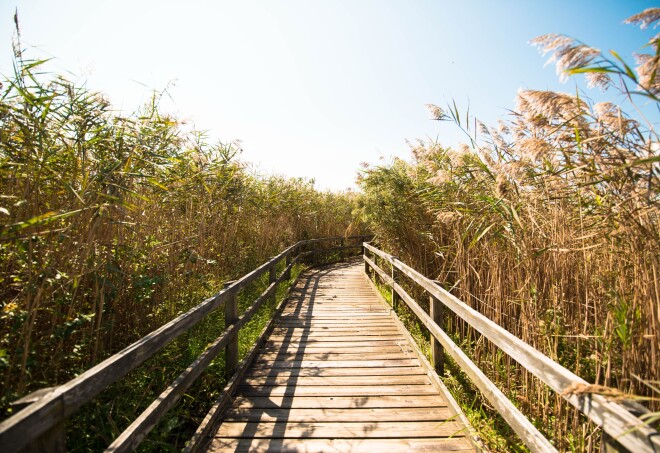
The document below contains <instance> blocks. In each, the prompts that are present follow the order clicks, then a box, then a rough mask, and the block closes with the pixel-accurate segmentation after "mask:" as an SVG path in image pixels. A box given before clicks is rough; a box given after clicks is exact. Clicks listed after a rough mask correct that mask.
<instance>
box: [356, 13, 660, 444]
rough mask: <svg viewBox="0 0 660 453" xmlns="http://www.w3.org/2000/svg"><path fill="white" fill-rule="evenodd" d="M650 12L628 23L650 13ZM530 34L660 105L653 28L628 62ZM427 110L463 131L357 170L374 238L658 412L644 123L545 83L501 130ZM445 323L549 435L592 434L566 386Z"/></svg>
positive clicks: (563, 67)
mask: <svg viewBox="0 0 660 453" xmlns="http://www.w3.org/2000/svg"><path fill="white" fill-rule="evenodd" d="M658 12H660V9H652V10H647V11H645V12H644V13H643V14H641V15H638V16H633V18H631V19H630V20H629V21H630V22H641V23H642V24H647V23H646V22H644V21H645V20H646V19H645V18H650V19H649V20H650V23H653V22H654V21H656V20H658V17H660V15H658ZM654 14H655V15H654ZM647 22H648V21H647ZM647 25H648V24H647ZM534 43H535V44H537V45H539V46H540V47H541V48H542V49H543V50H545V51H546V52H552V53H553V60H554V61H556V62H557V65H558V70H559V71H560V73H561V74H568V75H571V74H578V73H586V74H587V75H588V76H589V80H590V82H591V83H592V84H596V85H598V86H600V87H601V88H608V87H610V89H616V88H617V86H618V88H619V89H620V90H621V91H623V92H624V93H629V96H631V97H632V98H633V99H634V98H635V97H637V99H643V101H644V102H645V103H646V104H647V109H648V103H652V104H653V106H652V107H651V108H657V107H658V98H657V94H658V93H659V91H658V86H659V80H660V78H658V75H657V74H658V72H656V71H657V69H658V68H657V66H658V59H657V54H658V52H657V51H658V49H660V42H659V41H658V37H657V36H656V37H655V38H654V39H653V40H652V41H651V42H650V43H649V46H650V47H649V49H650V52H651V53H650V54H648V55H647V56H638V57H637V61H638V66H637V68H636V73H634V72H632V69H630V68H629V67H628V66H625V64H624V63H623V60H621V59H620V57H618V54H616V53H613V55H614V56H615V58H614V59H613V60H609V59H607V58H606V57H605V56H603V55H602V54H601V53H600V52H599V51H597V50H595V49H592V48H590V47H588V46H586V45H584V44H582V43H579V42H577V41H575V40H573V39H571V38H566V37H562V36H559V35H546V36H543V37H539V38H537V39H536V40H535V41H534ZM653 55H655V56H653ZM617 80H618V82H617ZM617 83H618V84H619V85H617ZM631 85H632V86H631ZM429 109H430V111H431V115H432V117H433V119H436V120H449V121H453V122H454V123H456V125H457V126H458V127H460V128H462V129H463V130H464V131H465V132H466V133H467V135H468V136H469V137H470V144H469V145H462V146H460V147H457V149H453V148H447V147H443V146H441V145H440V144H438V143H435V142H430V141H419V142H416V143H412V144H411V151H412V161H411V162H406V161H403V160H395V161H394V162H392V163H391V164H389V165H384V166H379V167H367V168H366V169H365V170H364V171H363V172H362V174H361V176H360V185H361V187H362V189H363V191H364V197H363V198H362V200H361V202H360V203H361V206H360V212H361V214H362V216H363V218H364V219H365V220H366V221H368V222H369V225H370V228H371V229H372V231H373V232H374V233H376V235H377V238H378V239H379V240H380V241H381V243H382V244H383V245H384V246H385V247H386V248H388V249H389V250H390V251H391V252H393V253H396V254H399V255H400V256H401V257H402V259H403V260H405V261H407V262H409V263H410V264H411V265H413V266H414V267H416V268H418V269H420V270H421V271H423V272H424V273H426V275H428V276H429V277H431V278H434V279H437V280H440V281H442V282H444V283H445V285H446V287H447V288H448V289H450V290H451V291H452V293H454V294H455V295H457V296H458V297H459V298H461V299H462V300H464V301H465V302H467V303H468V304H469V305H470V306H472V307H474V308H475V309H477V310H479V311H480V312H481V313H483V314H485V315H486V316H488V317H489V318H491V319H493V320H494V321H496V322H498V323H499V324H500V325H502V326H504V327H505V328H506V329H508V330H509V331H511V332H512V333H514V334H516V335H517V336H519V337H520V338H522V339H524V340H525V341H527V342H529V343H530V344H532V345H533V346H535V347H536V348H538V349H539V350H541V351H542V352H544V353H545V354H547V355H549V356H550V357H551V358H553V359H555V360H557V361H558V362H559V363H561V364H562V365H564V366H566V367H568V368H569V369H571V370H572V371H574V372H575V373H576V374H578V375H580V376H582V377H583V378H585V379H586V380H588V381H590V382H592V383H595V384H599V385H605V386H610V387H616V388H617V389H619V390H620V391H623V392H626V393H630V394H634V395H638V396H641V397H644V398H646V399H647V400H646V403H647V404H648V406H649V407H650V408H651V409H654V410H658V409H659V408H660V403H659V401H658V399H657V398H658V395H657V394H655V395H654V392H653V390H652V385H651V386H649V385H648V384H649V383H653V382H657V381H659V380H660V312H659V311H658V307H660V288H659V282H660V279H659V276H660V273H659V272H660V258H659V257H660V234H659V230H658V216H659V209H658V208H659V205H660V197H659V193H660V192H659V189H660V179H659V171H660V167H658V163H659V162H660V157H659V156H658V150H659V149H660V146H659V145H658V143H659V141H658V135H657V133H656V131H655V130H654V128H653V123H646V122H644V121H640V120H636V119H634V118H632V117H630V116H628V115H627V114H626V113H625V112H624V111H623V110H622V109H621V108H619V107H618V106H617V105H615V104H613V103H609V102H603V103H597V104H594V103H592V102H591V101H590V100H589V99H587V98H586V97H584V96H583V95H570V94H565V93H557V92H552V91H535V90H521V91H520V92H519V93H518V96H517V106H516V109H515V112H514V113H513V117H512V119H510V120H507V121H502V122H501V123H500V124H499V127H497V128H490V127H487V126H486V125H484V124H481V123H479V122H475V124H476V127H470V124H466V122H465V120H464V119H463V116H462V115H461V114H460V112H459V111H458V109H457V108H456V106H455V105H452V106H450V107H449V109H448V110H447V111H445V110H443V109H442V108H440V107H437V106H434V105H431V106H429ZM475 129H476V130H475ZM449 330H450V331H451V332H452V333H453V334H454V335H455V337H456V338H459V339H460V340H461V341H462V342H464V346H465V347H466V348H467V349H468V350H469V352H470V353H471V355H472V356H473V358H474V359H475V360H476V361H477V362H478V363H480V364H481V366H482V367H483V368H484V369H486V371H487V372H488V374H489V375H490V377H491V378H493V379H494V380H495V381H496V382H498V383H499V384H500V386H501V387H502V388H504V389H505V390H506V391H507V393H508V394H509V395H510V396H511V397H512V398H514V400H515V401H516V402H517V403H518V404H519V405H520V406H521V407H523V408H524V409H525V412H526V413H527V414H529V415H530V416H531V418H532V419H534V420H535V421H536V422H537V423H538V425H539V426H541V427H543V429H544V430H545V432H546V433H547V434H548V435H550V436H551V437H552V438H553V439H554V441H555V443H556V445H557V446H558V447H559V448H560V449H562V450H575V451H593V450H596V449H598V448H599V441H598V432H597V430H595V428H594V427H593V426H590V425H588V424H586V422H585V420H584V419H583V418H581V417H580V416H578V415H577V413H576V412H575V411H572V410H569V408H568V407H567V405H566V404H564V403H563V402H562V401H561V397H558V396H556V395H553V394H552V393H551V392H549V391H548V389H547V388H546V387H545V386H544V385H542V384H541V383H540V382H538V381H537V380H536V379H535V378H533V377H532V376H530V375H529V374H527V373H525V372H524V370H521V369H520V368H519V367H517V365H516V364H515V362H513V361H511V360H510V359H508V358H506V357H504V356H503V354H501V352H500V351H498V350H497V348H495V347H494V346H493V345H491V344H489V343H488V342H487V341H485V340H484V339H483V338H480V336H479V335H478V334H476V333H475V332H474V331H472V330H471V329H469V328H467V326H465V325H464V324H463V323H462V322H460V321H459V320H456V319H452V320H451V323H450V326H449ZM514 443H515V442H514ZM506 448H513V447H512V444H509V446H508V447H506Z"/></svg>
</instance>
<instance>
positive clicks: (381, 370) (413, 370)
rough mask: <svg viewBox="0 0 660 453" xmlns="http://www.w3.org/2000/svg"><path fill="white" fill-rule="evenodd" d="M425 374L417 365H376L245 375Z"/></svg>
mask: <svg viewBox="0 0 660 453" xmlns="http://www.w3.org/2000/svg"><path fill="white" fill-rule="evenodd" d="M408 375H424V376H425V375H426V372H425V371H424V370H423V369H422V368H419V367H392V368H385V367H378V368H360V367H359V366H357V367H354V368H293V369H286V370H284V369H277V368H275V369H272V370H271V369H268V368H263V369H255V368H251V369H250V371H249V373H247V374H246V377H258V376H317V377H324V376H408Z"/></svg>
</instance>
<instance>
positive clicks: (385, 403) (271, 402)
mask: <svg viewBox="0 0 660 453" xmlns="http://www.w3.org/2000/svg"><path fill="white" fill-rule="evenodd" d="M446 405H447V403H446V402H445V401H444V399H443V398H442V397H441V396H440V395H438V394H435V395H375V396H374V395H370V396H293V397H291V396H281V395H280V396H269V397H264V396H245V395H238V396H237V397H236V399H235V400H234V407H243V408H248V407H257V408H263V409H280V408H289V409H291V408H296V409H319V408H320V409H338V408H349V409H350V408H355V409H359V408H392V409H396V408H402V407H414V408H420V407H425V408H432V407H445V406H446Z"/></svg>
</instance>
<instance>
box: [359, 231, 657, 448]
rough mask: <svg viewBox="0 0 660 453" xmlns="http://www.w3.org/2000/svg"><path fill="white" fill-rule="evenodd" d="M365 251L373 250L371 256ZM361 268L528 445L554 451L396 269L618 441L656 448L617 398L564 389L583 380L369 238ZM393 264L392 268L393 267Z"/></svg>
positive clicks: (653, 438) (644, 426)
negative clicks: (403, 306) (382, 286)
mask: <svg viewBox="0 0 660 453" xmlns="http://www.w3.org/2000/svg"><path fill="white" fill-rule="evenodd" d="M369 253H372V254H373V255H374V259H373V260H372V259H371V258H370V257H369ZM376 257H378V258H380V259H382V260H384V261H386V262H388V263H389V265H390V267H391V269H392V270H393V272H392V274H391V275H390V274H388V272H387V271H386V270H383V269H382V268H380V267H379V266H378V264H377V263H376ZM363 259H364V262H365V272H366V273H367V275H368V276H369V273H370V272H371V270H373V272H374V273H375V274H376V275H378V276H379V277H380V278H381V279H382V281H383V282H384V283H385V284H387V285H388V286H390V288H392V291H393V294H396V295H397V296H398V298H399V299H400V300H402V301H404V302H405V303H406V304H407V305H408V307H410V309H411V310H412V311H413V312H414V313H415V314H416V315H417V317H418V318H419V319H420V320H421V321H422V323H424V325H425V326H426V327H427V328H428V330H429V332H430V333H431V335H432V337H433V338H434V339H435V340H437V341H438V342H439V343H440V344H441V345H442V346H443V347H444V349H445V351H447V353H448V354H449V355H450V356H452V357H453V358H454V360H455V361H456V362H457V363H458V364H459V366H460V367H461V369H462V370H463V371H464V372H465V373H466V374H467V375H468V376H469V377H470V379H471V380H472V381H473V383H474V384H475V385H476V386H477V387H478V388H479V390H480V391H481V392H482V393H483V394H484V396H485V397H486V398H487V399H488V400H489V401H490V402H491V403H492V404H493V406H494V407H495V408H496V409H497V411H498V412H499V413H500V414H501V415H502V417H503V418H504V419H505V420H506V421H507V422H508V423H509V425H510V426H511V428H512V429H513V430H514V431H515V432H516V433H517V434H518V435H519V436H520V438H521V439H522V440H523V441H524V442H525V444H526V445H527V446H528V447H529V448H530V449H531V450H532V451H539V452H546V451H556V450H555V448H554V447H553V446H552V444H550V442H549V441H548V440H547V439H546V438H545V437H544V436H543V435H542V434H541V433H540V432H539V431H538V430H537V429H536V428H535V427H534V426H533V425H532V423H531V422H530V421H529V420H528V419H527V418H526V417H525V416H524V415H523V414H522V413H521V412H520V411H519V410H518V409H517V408H516V407H515V406H514V405H513V404H512V403H511V401H510V400H509V399H508V398H507V397H506V396H505V395H504V394H503V393H502V392H501V391H500V390H499V389H498V388H497V387H496V386H495V384H494V383H493V382H492V381H490V379H488V378H487V377H486V376H485V375H484V373H483V372H482V371H481V370H480V369H479V368H478V367H477V365H476V364H474V362H472V361H471V360H470V359H469V358H468V357H467V355H465V353H464V352H463V351H462V350H461V349H460V348H459V347H458V346H457V345H456V344H455V343H454V342H453V341H452V340H451V338H450V337H449V336H448V335H447V334H446V333H445V332H444V330H442V328H441V327H440V326H438V324H437V322H436V320H434V317H432V316H430V315H429V314H427V313H426V312H425V311H424V310H423V309H422V308H421V307H420V306H419V304H418V303H417V302H416V301H415V300H414V299H413V298H412V297H411V296H410V295H409V294H408V293H407V292H406V291H405V290H404V289H403V288H402V287H401V285H399V283H398V282H397V281H396V280H395V278H394V277H395V276H396V274H403V275H405V276H406V277H408V278H409V279H410V280H411V281H412V282H414V283H416V284H417V285H419V286H420V287H421V288H423V289H424V290H425V291H426V293H427V294H429V296H431V297H433V298H435V299H437V300H438V301H440V302H441V303H442V304H443V305H444V306H445V307H447V308H448V309H449V310H451V311H452V312H453V313H454V314H456V315H457V316H458V317H460V318H461V319H462V320H464V321H465V322H466V323H468V324H469V325H470V326H472V328H474V329H475V330H476V331H478V332H479V333H480V334H481V335H483V336H484V337H485V338H487V339H488V340H490V341H491V342H492V343H493V344H494V345H496V346H497V347H498V348H500V349H501V350H502V351H503V352H505V353H506V354H508V355H509V356H510V357H511V358H512V359H514V360H515V361H516V362H518V363H519V364H520V365H522V366H523V367H524V368H525V369H527V370H528V371H529V372H531V373H532V374H534V375H535V376H536V377H537V378H539V379H540V380H541V381H542V382H544V383H545V384H547V385H548V386H549V387H550V388H551V389H553V390H554V391H555V392H557V393H559V394H560V395H561V396H562V397H564V398H565V399H566V400H567V401H568V402H569V403H571V404H572V405H573V406H575V407H576V408H577V409H578V410H580V411H581V412H582V413H583V414H585V415H586V416H587V417H588V418H589V419H590V420H592V421H593V422H594V423H596V424H597V425H599V426H601V427H602V429H603V431H604V432H605V433H606V434H607V435H608V436H609V437H610V438H612V439H614V440H615V441H616V442H618V443H619V444H620V445H622V446H623V447H625V448H626V449H628V450H629V451H632V452H660V433H658V431H656V430H654V429H653V428H651V427H649V426H648V425H647V424H645V423H644V422H642V421H641V420H640V419H638V418H637V417H636V416H635V415H633V414H632V413H630V412H629V411H628V410H627V409H626V407H624V406H623V405H622V404H619V403H615V402H612V401H609V400H608V399H607V398H606V397H604V396H601V395H598V394H595V393H593V394H586V395H584V394H583V395H576V394H571V393H570V392H566V393H565V391H566V390H567V389H570V388H571V386H573V385H576V384H587V382H586V381H585V380H584V379H582V378H580V377H579V376H577V375H576V374H574V373H572V372H571V371H569V370H568V369H566V368H564V367H563V366H561V365H559V364H558V363H556V362H555V361H553V360H552V359H550V357H548V356H546V355H544V354H543V353H541V352H540V351H538V350H537V349H535V348H534V347H532V346H531V345H529V344H527V343H525V342H524V341H523V340H521V339H520V338H518V337H516V336H515V335H513V334H511V333H510V332H508V331H507V330H505V329H504V328H502V327H500V326H499V325H498V324H496V323H495V322H493V321H491V320H490V319H488V318H487V317H485V316H484V315H482V314H481V313H479V312H478V311H476V310H474V309H472V308H471V307H469V306H468V305H467V304H465V303H464V302H462V301H461V300H460V299H458V298H456V297H455V296H453V295H451V294H450V293H449V292H447V291H446V290H444V289H443V288H442V287H440V286H438V285H437V284H436V283H434V282H433V281H432V280H430V279H428V278H426V277H424V276H423V275H422V274H420V273H419V272H417V271H416V270H414V269H413V268H411V267H410V266H408V265H406V264H404V263H403V262H401V261H400V260H399V259H398V258H397V257H395V256H392V255H390V254H388V253H385V252H383V251H382V250H379V249H378V248H376V247H374V246H372V245H371V244H368V243H366V242H365V243H364V244H363ZM394 269H396V271H394Z"/></svg>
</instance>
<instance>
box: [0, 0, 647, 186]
mask: <svg viewBox="0 0 660 453" xmlns="http://www.w3.org/2000/svg"><path fill="white" fill-rule="evenodd" d="M652 6H657V5H655V4H654V3H652V2H647V1H623V0H619V1H612V0H600V1H579V0H572V1H571V0H553V1H540V0H539V1H532V0H528V1H523V0H520V1H514V0H499V1H486V0H483V1H470V2H468V1H462V2H457V1H439V0H438V1H431V0H420V1H412V0H410V1H404V0H268V1H266V0H262V1H256V0H253V1H251V0H241V1H239V0H236V1H231V2H230V1H195V0H190V1H185V2H184V1H181V0H178V1H169V0H159V1H152V0H140V1H137V0H130V1H129V0H112V1H106V0H93V1H92V0H68V1H64V0H61V1H60V0H23V1H18V0H3V1H2V2H1V4H0V32H1V35H0V42H1V43H4V49H5V50H4V51H2V52H0V73H2V74H5V75H8V74H10V73H11V35H12V32H13V20H12V17H13V12H14V8H15V7H18V12H19V19H20V24H21V29H22V36H23V43H24V45H27V46H32V47H34V49H31V50H30V51H29V55H31V56H33V57H54V58H55V60H54V61H53V62H52V63H51V64H50V66H49V68H51V69H52V70H53V71H57V72H60V73H63V72H65V71H68V72H69V73H70V74H69V78H71V79H73V80H80V81H86V83H87V86H88V87H89V88H91V89H94V90H99V91H102V92H104V93H106V94H107V95H108V96H109V98H110V100H111V101H112V103H113V105H114V106H115V107H116V108H117V109H124V110H126V111H133V110H135V109H136V108H137V107H138V106H139V105H140V104H141V103H142V102H144V101H145V100H146V99H147V97H148V96H149V90H150V89H153V88H155V89H162V88H164V87H165V86H167V85H168V83H169V82H171V81H175V83H176V85H175V86H174V87H172V88H170V90H169V92H170V94H171V96H172V98H173V102H172V101H169V100H168V101H167V103H166V104H165V105H164V107H165V108H166V109H167V111H169V112H174V113H177V114H178V115H179V116H180V117H181V118H184V119H187V120H188V121H189V122H190V123H193V124H194V125H195V126H196V127H197V128H199V129H204V130H208V132H209V136H210V137H211V138H212V139H221V140H223V141H229V140H233V139H240V140H242V144H243V149H244V153H243V159H244V160H246V161H249V162H252V163H255V164H257V165H258V167H259V168H260V169H261V171H262V172H267V173H281V174H286V175H290V176H304V177H310V178H314V179H315V180H316V182H317V186H318V187H320V188H322V189H325V188H330V189H342V188H346V187H350V186H353V183H354V179H355V174H356V170H357V168H358V165H359V163H360V162H363V161H367V162H372V163H374V162H377V161H378V158H379V157H380V156H384V157H385V158H389V157H391V156H400V157H407V156H408V148H407V145H406V143H405V140H406V139H411V140H414V139H415V138H425V137H431V138H438V139H439V141H440V142H441V143H444V144H448V145H449V144H455V143H456V142H457V141H458V140H461V137H460V134H459V133H458V132H457V130H456V129H455V128H454V127H452V126H451V125H450V124H445V123H441V124H439V123H437V122H433V121H430V120H429V116H428V113H427V110H426V108H425V107H424V105H425V104H427V103H434V104H438V105H441V106H443V105H444V104H446V102H448V101H450V100H452V99H455V100H456V101H457V103H458V104H459V106H461V107H462V108H463V109H464V108H466V107H467V105H468V103H469V105H470V110H471V112H473V113H474V114H475V115H477V116H478V117H479V118H480V119H481V120H482V121H484V122H486V123H487V124H493V123H494V122H495V120H496V119H497V118H499V117H501V116H503V115H505V114H506V110H507V109H510V108H512V107H513V100H514V97H515V94H516V91H517V90H518V89H519V88H521V87H522V88H533V89H555V90H560V91H566V92H574V91H575V82H573V81H570V82H568V83H566V84H560V83H559V82H558V80H557V76H556V74H555V71H554V68H553V67H544V62H545V58H543V57H541V56H540V55H539V53H538V52H537V50H536V49H534V48H532V47H530V45H529V44H528V41H529V40H530V39H532V38H533V37H535V36H537V35H540V34H544V33H550V32H557V33H564V34H568V35H571V36H573V37H576V38H579V39H581V40H582V41H584V42H586V43H588V44H590V45H593V46H595V47H598V48H600V49H603V50H608V49H616V50H618V51H619V52H620V53H623V54H625V55H630V53H631V52H632V51H635V50H638V49H639V47H640V46H641V45H642V44H643V43H645V42H646V40H648V38H649V37H650V36H652V35H653V34H654V33H653V32H654V31H652V30H651V31H649V30H646V31H640V30H639V29H638V28H637V27H634V26H632V25H624V24H622V21H623V20H624V19H625V18H627V17H629V16H631V15H632V14H635V13H637V12H640V11H641V10H643V9H645V8H648V7H652ZM655 32H657V29H656V30H655ZM593 94H594V95H595V96H596V97H598V93H595V92H594V93H593Z"/></svg>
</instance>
